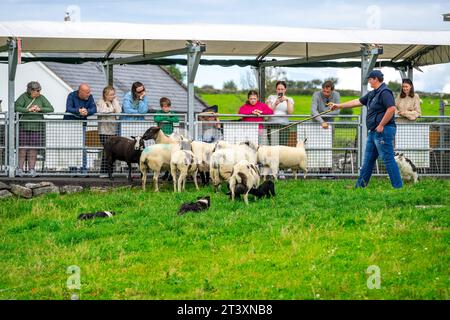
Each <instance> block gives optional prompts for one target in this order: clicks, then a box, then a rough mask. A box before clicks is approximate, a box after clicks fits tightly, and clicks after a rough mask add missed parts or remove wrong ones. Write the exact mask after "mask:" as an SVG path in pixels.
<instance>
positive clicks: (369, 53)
mask: <svg viewBox="0 0 450 320" xmlns="http://www.w3.org/2000/svg"><path fill="white" fill-rule="evenodd" d="M382 53H383V48H381V47H377V48H370V47H362V48H361V96H364V95H366V93H367V92H368V90H367V83H368V81H367V80H368V79H367V76H368V75H369V73H370V71H372V70H373V67H374V66H375V62H376V61H377V58H378V55H379V54H382ZM366 117H367V108H364V107H363V108H362V109H361V117H360V122H359V123H360V127H361V136H360V140H359V146H358V148H359V155H358V167H359V169H361V167H362V164H363V159H364V152H365V150H366V143H367V123H366Z"/></svg>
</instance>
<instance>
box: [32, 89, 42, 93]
mask: <svg viewBox="0 0 450 320" xmlns="http://www.w3.org/2000/svg"><path fill="white" fill-rule="evenodd" d="M32 90H33V91H36V92H41V89H32Z"/></svg>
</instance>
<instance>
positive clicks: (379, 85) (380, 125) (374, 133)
mask: <svg viewBox="0 0 450 320" xmlns="http://www.w3.org/2000/svg"><path fill="white" fill-rule="evenodd" d="M368 81H369V84H370V86H371V87H372V88H373V89H374V90H372V91H370V92H369V93H367V94H366V95H365V96H363V97H361V98H359V99H355V100H352V101H348V102H344V103H333V102H330V103H329V107H330V109H331V110H336V109H342V108H354V107H359V106H362V105H365V106H367V117H366V124H367V129H368V130H369V133H368V136H367V144H366V150H365V154H364V161H363V166H362V168H361V172H360V176H359V178H358V181H357V182H356V186H355V187H356V188H359V187H363V188H364V187H366V186H367V185H368V184H369V180H370V177H371V176H372V170H373V167H374V165H375V161H376V160H377V159H378V157H381V159H383V162H384V164H385V166H386V171H387V173H388V174H389V179H390V180H391V184H392V187H394V188H396V189H397V188H401V187H402V186H403V182H402V178H401V177H400V170H399V169H398V166H397V163H396V162H395V159H394V138H395V133H396V131H397V127H396V125H395V117H394V114H395V110H396V108H395V99H394V95H393V94H392V91H391V90H390V89H389V88H388V87H387V86H386V84H385V83H384V82H383V81H384V76H383V74H382V73H381V71H380V70H373V71H371V72H370V73H369V76H368Z"/></svg>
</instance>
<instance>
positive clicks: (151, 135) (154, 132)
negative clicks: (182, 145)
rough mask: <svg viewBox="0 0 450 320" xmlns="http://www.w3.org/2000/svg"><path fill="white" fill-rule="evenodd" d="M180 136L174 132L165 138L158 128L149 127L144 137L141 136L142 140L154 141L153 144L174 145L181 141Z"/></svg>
mask: <svg viewBox="0 0 450 320" xmlns="http://www.w3.org/2000/svg"><path fill="white" fill-rule="evenodd" d="M181 138H182V136H180V135H178V134H176V133H175V132H174V133H172V134H171V135H170V136H167V135H166V134H165V133H164V132H163V131H162V130H161V128H160V127H151V128H149V129H147V131H145V133H144V135H143V136H142V139H144V140H150V139H153V140H155V143H164V144H168V143H174V142H177V141H179V140H181Z"/></svg>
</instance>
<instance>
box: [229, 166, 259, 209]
mask: <svg viewBox="0 0 450 320" xmlns="http://www.w3.org/2000/svg"><path fill="white" fill-rule="evenodd" d="M259 180H260V179H259V171H258V168H257V167H256V165H255V164H253V163H250V162H248V161H247V160H241V161H239V162H238V163H236V164H235V165H234V166H233V171H232V174H231V177H230V179H229V181H228V182H229V187H230V191H231V200H234V197H235V190H236V184H239V183H242V184H243V185H244V186H245V188H246V189H247V191H246V192H245V193H244V201H245V204H247V205H248V193H249V191H250V190H251V189H252V188H257V187H258V185H259Z"/></svg>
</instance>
